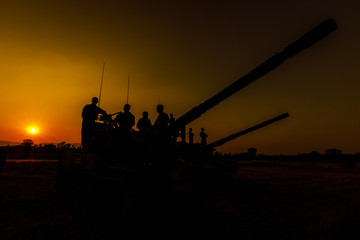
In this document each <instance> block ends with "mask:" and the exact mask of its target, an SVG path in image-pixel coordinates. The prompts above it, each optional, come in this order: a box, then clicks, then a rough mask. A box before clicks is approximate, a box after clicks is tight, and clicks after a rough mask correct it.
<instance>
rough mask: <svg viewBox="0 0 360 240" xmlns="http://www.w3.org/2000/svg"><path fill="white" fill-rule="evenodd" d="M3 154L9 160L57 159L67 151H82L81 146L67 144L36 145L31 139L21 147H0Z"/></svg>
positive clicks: (25, 141)
mask: <svg viewBox="0 0 360 240" xmlns="http://www.w3.org/2000/svg"><path fill="white" fill-rule="evenodd" d="M0 150H1V152H3V153H5V154H6V158H7V159H16V158H18V159H22V158H48V159H52V158H54V159H57V158H58V157H59V156H61V154H64V152H65V151H80V150H81V149H80V146H76V145H72V144H70V143H66V142H60V143H57V144H53V143H49V144H35V143H34V141H33V140H31V139H25V140H23V142H22V143H21V144H20V145H15V146H10V145H7V146H3V147H0Z"/></svg>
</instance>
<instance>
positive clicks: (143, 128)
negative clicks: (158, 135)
mask: <svg viewBox="0 0 360 240" xmlns="http://www.w3.org/2000/svg"><path fill="white" fill-rule="evenodd" d="M151 126H152V125H151V121H150V119H149V114H148V112H146V111H145V112H143V113H142V118H140V119H139V121H138V122H137V124H136V127H137V128H138V129H139V131H140V132H141V133H148V132H149V131H150V130H151Z"/></svg>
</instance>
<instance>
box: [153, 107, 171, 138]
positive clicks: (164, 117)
mask: <svg viewBox="0 0 360 240" xmlns="http://www.w3.org/2000/svg"><path fill="white" fill-rule="evenodd" d="M156 111H157V113H158V114H159V115H158V117H157V118H156V120H155V122H154V125H153V128H154V130H155V134H156V135H158V136H159V137H162V138H167V137H168V136H169V129H168V128H169V115H168V114H167V113H165V112H164V106H163V105H162V104H159V105H157V107H156Z"/></svg>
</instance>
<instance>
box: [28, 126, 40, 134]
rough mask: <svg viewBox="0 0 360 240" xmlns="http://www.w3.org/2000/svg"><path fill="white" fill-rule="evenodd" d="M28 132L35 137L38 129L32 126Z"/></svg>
mask: <svg viewBox="0 0 360 240" xmlns="http://www.w3.org/2000/svg"><path fill="white" fill-rule="evenodd" d="M28 132H29V133H30V134H32V135H35V134H37V133H38V132H39V130H38V128H37V127H34V126H31V127H29V128H28Z"/></svg>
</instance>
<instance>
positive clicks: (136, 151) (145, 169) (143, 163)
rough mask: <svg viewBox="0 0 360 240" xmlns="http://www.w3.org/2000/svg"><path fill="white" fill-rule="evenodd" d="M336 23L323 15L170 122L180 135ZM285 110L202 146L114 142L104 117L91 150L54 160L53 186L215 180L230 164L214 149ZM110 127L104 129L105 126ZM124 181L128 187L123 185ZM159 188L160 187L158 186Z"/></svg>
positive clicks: (134, 139)
mask: <svg viewBox="0 0 360 240" xmlns="http://www.w3.org/2000/svg"><path fill="white" fill-rule="evenodd" d="M336 28H337V25H336V23H335V22H334V20H332V19H328V20H326V21H324V22H322V23H321V24H319V25H318V26H316V27H315V28H313V29H312V30H310V31H309V32H308V33H306V34H304V35H303V36H302V37H300V38H299V39H298V40H296V41H295V42H293V43H292V44H290V45H289V46H287V47H286V48H285V49H284V50H283V51H282V52H280V53H276V54H275V55H274V56H272V57H270V58H269V59H268V60H266V61H265V62H263V63H262V64H260V65H259V66H258V67H256V68H255V69H253V70H252V71H250V72H249V73H248V74H246V75H244V76H243V77H241V78H240V79H238V80H237V81H235V82H234V83H232V84H231V85H230V86H228V87H226V88H225V89H223V90H222V91H220V92H218V93H217V94H215V95H214V96H213V97H211V98H209V99H208V100H206V101H205V102H203V103H201V104H200V105H198V106H196V107H194V108H192V109H191V110H190V111H188V112H187V113H185V114H184V115H182V116H181V117H179V118H178V119H177V120H176V122H175V126H176V129H177V130H178V131H180V132H181V137H182V139H184V136H185V127H186V125H188V124H189V123H191V122H192V121H194V120H196V119H197V118H199V117H200V116H201V115H202V114H204V113H205V112H206V111H208V110H210V109H211V108H213V107H214V106H215V105H217V104H218V103H220V102H222V101H223V100H225V99H226V98H228V97H230V96H231V95H233V94H234V93H236V92H238V91H239V90H240V89H242V88H244V87H246V86H247V85H249V84H250V83H252V82H254V81H255V80H257V79H259V78H260V77H262V76H264V75H265V74H267V73H268V72H270V71H272V70H274V69H275V68H276V67H278V66H279V65H281V64H282V63H283V62H284V61H285V60H286V59H288V58H290V57H293V56H295V55H296V54H297V53H299V52H301V51H303V50H304V49H306V48H308V47H310V46H312V45H313V44H315V43H316V42H318V41H320V40H321V39H323V38H324V37H326V36H328V35H329V34H330V33H332V32H333V31H334V30H336ZM288 116H289V115H288V114H287V113H285V114H282V115H279V116H278V117H275V118H273V119H270V120H268V121H265V122H263V123H260V124H258V125H255V126H253V127H251V128H248V129H246V130H243V131H240V132H238V133H235V134H232V135H230V136H228V137H225V138H223V139H220V140H218V141H216V142H213V143H210V144H209V145H207V146H202V145H200V144H186V143H185V142H184V141H182V142H179V143H173V142H170V141H160V140H158V139H156V138H153V137H150V138H147V139H146V140H143V139H141V137H139V136H137V134H136V133H134V134H133V136H132V137H131V138H126V139H125V140H124V141H120V142H118V141H115V140H114V139H112V138H111V137H109V136H110V135H111V134H108V131H110V132H111V131H112V128H111V127H110V128H109V126H111V124H109V123H106V121H105V122H104V126H105V127H103V129H105V130H104V131H103V132H102V135H101V137H99V139H101V141H100V142H99V143H100V144H99V146H100V148H99V149H97V151H95V152H93V153H81V154H77V155H76V154H68V155H67V156H66V157H64V158H62V159H60V160H59V166H58V172H57V186H58V189H59V190H67V189H69V188H72V189H74V192H79V191H80V190H81V189H82V190H83V189H88V190H89V191H90V192H94V191H95V192H96V191H98V192H101V193H103V194H102V195H104V189H109V188H110V189H111V188H113V187H114V188H115V187H116V188H117V191H118V192H119V191H120V190H119V186H122V187H123V189H138V190H139V189H143V190H144V189H147V188H149V186H154V185H156V186H159V185H161V186H164V185H166V186H167V187H169V186H170V185H171V187H170V188H172V189H174V186H176V185H177V184H183V183H184V179H185V182H188V180H189V179H191V180H193V179H198V180H199V179H206V181H208V180H211V179H216V181H217V180H218V179H219V177H221V176H229V174H230V176H231V174H233V173H234V171H236V166H235V168H234V165H232V164H230V165H227V164H225V163H224V162H219V161H216V158H214V154H213V152H214V149H215V148H216V147H218V146H220V145H222V144H224V143H226V142H228V141H231V140H233V139H235V138H237V137H239V136H241V135H244V134H246V133H249V132H252V131H255V130H257V129H260V128H262V127H265V126H267V125H269V124H271V123H274V122H276V121H279V120H281V119H284V118H286V117H288ZM109 129H110V130H109ZM129 186H130V187H129ZM162 189H163V188H162Z"/></svg>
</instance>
